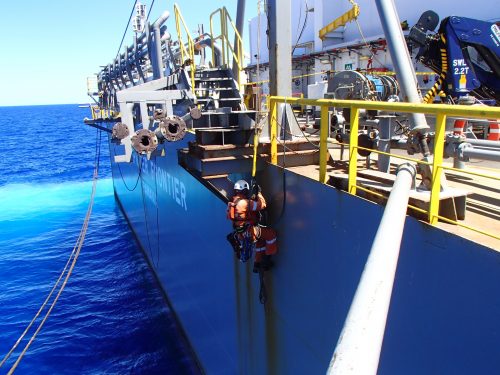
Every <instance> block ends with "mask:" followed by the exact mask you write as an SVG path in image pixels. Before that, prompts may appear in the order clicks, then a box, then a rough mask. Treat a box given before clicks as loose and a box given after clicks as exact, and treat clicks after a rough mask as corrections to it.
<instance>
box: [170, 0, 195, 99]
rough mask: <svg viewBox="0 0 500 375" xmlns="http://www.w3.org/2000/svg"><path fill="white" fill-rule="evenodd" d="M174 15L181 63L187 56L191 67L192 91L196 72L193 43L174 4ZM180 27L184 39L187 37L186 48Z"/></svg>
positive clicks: (184, 22)
mask: <svg viewBox="0 0 500 375" xmlns="http://www.w3.org/2000/svg"><path fill="white" fill-rule="evenodd" d="M174 13H175V28H176V30H177V40H178V42H179V50H180V52H181V63H182V64H184V63H185V61H186V60H185V56H186V57H188V56H189V62H190V64H189V65H190V66H191V87H192V88H193V90H194V87H195V86H194V73H195V70H196V64H195V61H194V41H193V38H192V37H191V34H190V33H189V29H188V27H187V26H186V21H184V17H182V13H181V10H180V8H179V6H178V5H177V4H174ZM181 25H182V27H183V28H184V31H185V32H186V37H187V43H188V48H186V46H185V45H184V41H183V40H182V29H181Z"/></svg>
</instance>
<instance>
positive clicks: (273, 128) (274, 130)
mask: <svg viewBox="0 0 500 375" xmlns="http://www.w3.org/2000/svg"><path fill="white" fill-rule="evenodd" d="M269 105H270V111H269V115H270V117H269V127H270V129H269V137H270V138H271V164H274V165H277V164H278V102H277V101H276V100H275V99H273V98H271V99H270V100H269Z"/></svg>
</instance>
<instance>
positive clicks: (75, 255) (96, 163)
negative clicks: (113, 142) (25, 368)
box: [0, 130, 101, 375]
mask: <svg viewBox="0 0 500 375" xmlns="http://www.w3.org/2000/svg"><path fill="white" fill-rule="evenodd" d="M100 154H101V131H100V130H98V131H97V133H96V149H95V157H94V172H93V176H92V192H91V194H90V201H89V205H88V207H87V213H86V215H85V219H84V221H83V225H82V228H81V230H80V233H79V235H78V238H77V240H76V243H75V246H74V247H73V250H72V251H71V253H70V256H69V258H68V261H67V262H66V265H65V266H64V268H63V270H62V272H61V274H60V275H59V278H58V279H57V281H56V282H55V284H54V286H53V287H52V290H51V291H50V293H49V295H48V296H47V298H46V299H45V301H44V302H43V303H42V305H41V306H40V308H39V309H38V311H37V313H36V314H35V316H34V317H33V319H32V320H31V321H30V323H29V324H28V326H27V327H26V329H25V330H24V332H23V333H22V334H21V336H20V337H19V338H18V339H17V341H16V343H15V344H14V345H13V346H12V348H11V349H10V350H9V352H8V353H7V354H6V355H5V357H4V358H3V359H2V361H1V362H0V367H2V366H3V365H4V364H5V362H6V361H7V360H8V359H9V357H10V356H11V355H12V353H13V352H14V350H16V348H17V347H18V346H19V344H20V342H21V341H22V340H23V339H24V337H25V336H26V334H27V333H28V331H29V330H30V328H31V327H32V326H33V324H34V323H35V321H36V320H37V318H38V317H39V316H40V314H41V312H42V311H43V310H44V308H45V306H46V305H47V303H48V302H49V300H50V298H51V296H52V294H53V293H54V291H55V290H56V288H57V287H58V285H59V282H60V281H61V279H62V278H63V276H64V275H65V274H66V276H65V277H64V280H63V282H62V284H61V286H60V288H59V291H58V292H57V295H56V296H55V298H54V300H53V301H52V303H51V304H50V307H49V309H48V310H47V312H46V313H45V315H44V317H43V319H42V321H41V322H40V324H39V325H38V328H37V329H36V331H35V332H34V333H33V335H32V336H31V338H30V339H29V341H28V343H27V344H26V345H25V347H24V349H23V350H22V352H21V353H20V354H19V356H18V358H17V360H16V361H15V363H14V364H13V365H12V367H11V368H10V370H9V371H8V373H7V375H11V374H13V373H14V371H15V370H16V368H17V366H18V365H19V363H20V362H21V360H22V358H23V357H24V355H25V353H26V352H27V350H28V349H29V347H30V346H31V344H32V343H33V341H34V340H35V338H36V336H37V335H38V333H39V332H40V330H41V329H42V327H43V325H44V324H45V322H46V321H47V319H48V317H49V315H50V313H51V312H52V310H53V308H54V306H55V305H56V303H57V300H58V299H59V297H60V296H61V293H62V292H63V290H64V288H65V287H66V284H67V282H68V279H69V277H70V276H71V273H72V272H73V269H74V267H75V264H76V261H77V259H78V256H79V255H80V250H81V248H82V246H83V243H84V241H85V235H86V234H87V229H88V225H89V221H90V215H91V213H92V207H93V205H94V198H95V192H96V186H97V177H98V172H99V160H100ZM68 266H69V269H68ZM66 271H67V272H66Z"/></svg>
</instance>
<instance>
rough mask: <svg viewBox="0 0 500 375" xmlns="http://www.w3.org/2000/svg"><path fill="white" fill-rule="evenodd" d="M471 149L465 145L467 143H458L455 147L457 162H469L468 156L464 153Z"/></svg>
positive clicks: (468, 145) (468, 144)
mask: <svg viewBox="0 0 500 375" xmlns="http://www.w3.org/2000/svg"><path fill="white" fill-rule="evenodd" d="M472 149H474V147H473V146H472V145H471V144H470V143H467V142H462V143H460V144H459V145H458V146H457V150H456V154H457V157H458V160H460V161H465V162H468V161H470V158H469V156H468V155H466V151H467V150H472Z"/></svg>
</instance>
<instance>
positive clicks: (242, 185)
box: [234, 180, 250, 191]
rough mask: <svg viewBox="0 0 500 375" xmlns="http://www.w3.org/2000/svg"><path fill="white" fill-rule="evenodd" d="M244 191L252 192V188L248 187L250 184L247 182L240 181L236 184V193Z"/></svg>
mask: <svg viewBox="0 0 500 375" xmlns="http://www.w3.org/2000/svg"><path fill="white" fill-rule="evenodd" d="M242 190H250V186H249V185H248V182H246V181H245V180H238V181H236V183H235V184H234V191H242Z"/></svg>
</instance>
